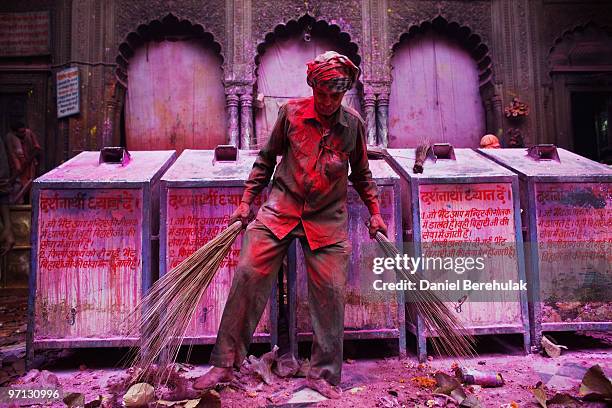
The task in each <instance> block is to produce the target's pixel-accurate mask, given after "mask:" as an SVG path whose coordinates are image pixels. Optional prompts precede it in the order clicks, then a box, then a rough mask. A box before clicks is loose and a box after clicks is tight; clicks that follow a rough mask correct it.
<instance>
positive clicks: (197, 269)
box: [128, 221, 242, 381]
mask: <svg viewBox="0 0 612 408" xmlns="http://www.w3.org/2000/svg"><path fill="white" fill-rule="evenodd" d="M241 230H242V222H241V221H235V222H234V223H232V224H231V225H230V226H229V227H228V228H226V229H225V230H224V231H222V232H221V233H220V234H219V235H217V236H216V237H215V238H213V239H211V240H210V241H208V242H207V243H206V244H205V245H204V246H202V247H201V248H200V249H198V250H197V251H195V252H194V253H193V254H191V255H190V256H189V257H187V258H186V259H185V260H183V261H182V262H181V263H180V264H179V265H177V266H176V267H174V268H172V270H170V271H169V272H168V273H166V274H165V275H164V276H163V277H161V278H160V279H159V280H157V281H156V282H155V283H154V284H153V285H152V287H151V289H150V290H149V292H148V293H147V295H146V296H144V297H143V298H142V300H141V301H140V303H139V304H138V305H137V306H136V308H135V310H134V311H133V312H132V314H131V315H130V317H131V318H136V319H137V318H138V316H141V317H140V324H136V325H134V326H132V328H131V330H130V332H131V334H132V335H135V336H140V339H141V340H140V347H139V348H138V349H137V350H136V351H132V353H131V357H129V358H128V360H129V361H130V362H131V365H132V367H135V368H136V369H135V370H134V378H133V380H134V381H137V380H139V379H143V378H146V377H150V376H151V375H152V373H153V371H154V370H153V368H154V367H155V364H157V367H159V370H161V372H160V371H157V374H156V375H155V376H156V377H157V378H158V379H161V378H164V377H166V381H167V379H168V378H169V377H170V375H171V374H172V372H173V365H174V362H175V361H176V359H177V356H178V353H179V349H180V346H181V343H182V341H183V339H184V338H185V335H186V333H187V329H188V328H189V324H190V323H191V319H192V318H193V316H194V315H195V311H196V309H197V307H198V303H199V301H200V298H201V297H202V294H203V293H204V292H205V291H206V289H207V288H208V286H209V285H210V282H211V281H212V280H213V278H214V277H215V274H216V273H217V271H218V270H219V265H220V264H221V261H223V259H224V258H225V256H226V255H227V253H228V252H229V250H230V248H231V247H232V244H233V243H234V241H235V240H236V238H237V237H238V234H240V231H241ZM136 321H138V320H136Z"/></svg>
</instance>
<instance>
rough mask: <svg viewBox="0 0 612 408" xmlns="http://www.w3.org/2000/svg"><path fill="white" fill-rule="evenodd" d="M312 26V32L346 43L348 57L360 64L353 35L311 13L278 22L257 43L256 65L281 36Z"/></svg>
mask: <svg viewBox="0 0 612 408" xmlns="http://www.w3.org/2000/svg"><path fill="white" fill-rule="evenodd" d="M309 26H310V27H311V34H313V35H317V34H319V35H324V36H327V37H328V38H330V39H331V40H334V41H337V42H338V43H339V44H345V45H346V51H347V57H349V58H350V59H351V61H353V62H354V63H355V65H357V66H359V65H360V64H361V57H360V56H359V54H358V51H359V46H358V45H357V44H356V43H354V42H353V41H352V39H351V35H350V34H349V33H347V32H345V31H342V30H341V29H340V26H338V25H336V24H330V23H328V22H327V21H325V20H317V19H315V18H314V17H312V16H311V15H309V14H305V15H303V16H302V17H300V18H299V19H297V20H289V21H287V22H286V23H284V24H278V25H277V26H276V27H274V30H273V31H271V32H269V33H267V34H266V36H265V37H264V39H263V41H261V42H259V43H258V44H257V53H256V55H255V65H256V67H257V66H258V65H259V62H260V59H261V56H262V55H263V54H264V52H265V50H266V48H267V47H268V46H269V45H271V44H272V43H274V41H275V40H277V39H279V38H285V37H288V36H290V35H292V34H295V33H299V32H301V31H304V30H305V29H306V28H307V27H309Z"/></svg>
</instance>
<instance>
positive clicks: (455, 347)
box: [376, 231, 475, 357]
mask: <svg viewBox="0 0 612 408" xmlns="http://www.w3.org/2000/svg"><path fill="white" fill-rule="evenodd" d="M376 241H377V242H378V243H379V244H380V246H381V248H382V250H383V252H384V253H385V255H386V256H387V257H391V258H395V257H396V256H397V255H399V251H398V250H397V248H396V247H395V245H394V244H393V243H392V242H391V241H389V239H388V238H387V237H386V236H385V235H383V234H382V233H381V232H380V231H379V232H377V233H376ZM396 272H399V273H400V274H401V275H402V277H403V278H404V279H407V280H409V281H411V282H415V283H417V285H418V282H419V280H420V279H421V276H420V274H418V273H416V274H408V273H406V271H404V270H403V269H396ZM417 287H418V286H417ZM410 293H411V294H412V295H413V296H414V299H413V301H412V304H413V305H414V306H415V309H416V315H417V316H420V317H421V318H422V319H423V323H424V325H425V329H426V331H428V332H429V333H430V335H431V336H432V337H431V339H432V345H433V347H434V350H435V351H436V352H437V353H438V354H442V353H446V354H450V355H454V356H458V357H461V356H463V357H468V356H469V357H473V356H474V354H475V350H474V344H475V341H474V337H473V336H472V335H471V334H470V333H469V332H468V330H467V329H466V328H465V326H464V324H463V323H462V322H461V320H460V319H459V318H458V317H457V316H456V315H455V314H454V313H453V312H452V311H451V310H450V309H449V308H448V306H447V305H446V304H445V303H444V302H443V301H442V300H441V299H440V298H438V296H437V295H436V294H435V293H434V292H432V291H429V290H416V291H411V292H410ZM409 310H410V309H409ZM413 317H416V316H413Z"/></svg>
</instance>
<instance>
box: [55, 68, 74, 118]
mask: <svg viewBox="0 0 612 408" xmlns="http://www.w3.org/2000/svg"><path fill="white" fill-rule="evenodd" d="M56 86H57V117H58V118H64V117H66V116H70V115H74V114H75V113H79V100H80V95H79V68H78V67H72V68H68V69H64V70H62V71H59V72H58V73H57V84H56Z"/></svg>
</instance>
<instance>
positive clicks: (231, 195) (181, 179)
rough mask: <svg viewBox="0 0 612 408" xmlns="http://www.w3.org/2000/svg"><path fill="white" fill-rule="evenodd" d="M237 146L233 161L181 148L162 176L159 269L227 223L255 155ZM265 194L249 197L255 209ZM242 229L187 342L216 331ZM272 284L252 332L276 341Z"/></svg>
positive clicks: (204, 339)
mask: <svg viewBox="0 0 612 408" xmlns="http://www.w3.org/2000/svg"><path fill="white" fill-rule="evenodd" d="M256 154H257V152H256V151H248V150H244V151H242V150H241V151H239V152H238V159H237V161H227V162H224V161H214V160H213V159H214V151H213V150H185V151H183V153H182V154H181V155H180V156H179V158H178V159H177V160H176V162H175V163H174V164H173V165H172V167H170V169H169V170H168V171H167V172H166V174H164V176H163V177H162V179H161V186H162V190H161V204H160V205H161V228H160V251H159V264H160V274H162V275H163V274H164V273H166V272H167V271H169V270H170V269H171V268H172V267H174V266H176V265H178V264H179V263H180V262H181V261H182V260H183V259H185V258H186V257H187V256H189V255H190V254H191V253H193V251H195V250H196V249H197V248H200V247H201V246H202V245H204V244H205V243H206V242H208V241H209V240H210V239H212V238H213V237H215V236H216V235H217V234H218V233H219V232H221V231H222V230H223V229H224V228H226V227H227V225H228V220H229V216H230V215H231V214H232V213H233V212H234V210H235V209H236V207H238V204H240V199H241V197H242V192H243V189H244V182H245V181H246V180H247V178H248V176H249V173H250V171H251V169H252V167H253V163H254V162H255V158H256ZM266 196H267V193H266V190H264V191H263V192H262V194H260V195H259V196H258V197H257V198H256V200H255V202H254V210H255V211H257V209H258V207H259V206H260V205H261V203H262V202H263V200H264V198H265V197H266ZM242 237H243V234H242V233H241V234H240V235H239V236H238V238H237V240H236V242H235V243H234V245H233V246H232V249H231V250H230V253H229V255H228V256H227V257H226V258H225V260H224V261H223V262H222V264H221V268H220V269H219V271H218V272H217V274H216V275H215V278H214V279H213V281H212V282H211V284H210V286H209V287H208V289H207V290H206V292H205V293H204V294H203V296H202V298H201V299H200V302H199V305H198V306H197V309H196V314H195V315H194V316H193V318H192V319H191V323H190V326H189V329H188V332H187V335H186V337H185V342H186V343H188V344H211V343H214V342H215V340H216V336H217V331H218V328H219V324H220V322H221V316H222V314H223V309H224V307H225V302H226V301H227V296H228V294H229V290H230V286H231V283H232V278H233V276H234V271H235V268H236V265H237V262H238V255H239V253H240V247H241V243H242ZM275 293H276V288H274V289H273V291H272V293H271V299H270V302H269V304H268V307H267V308H266V310H265V311H264V313H263V316H262V318H261V320H260V322H259V325H258V326H257V328H256V330H255V334H254V335H253V341H254V342H272V344H275V343H276V315H277V312H276V310H277V307H276V299H275V296H274V295H275Z"/></svg>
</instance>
